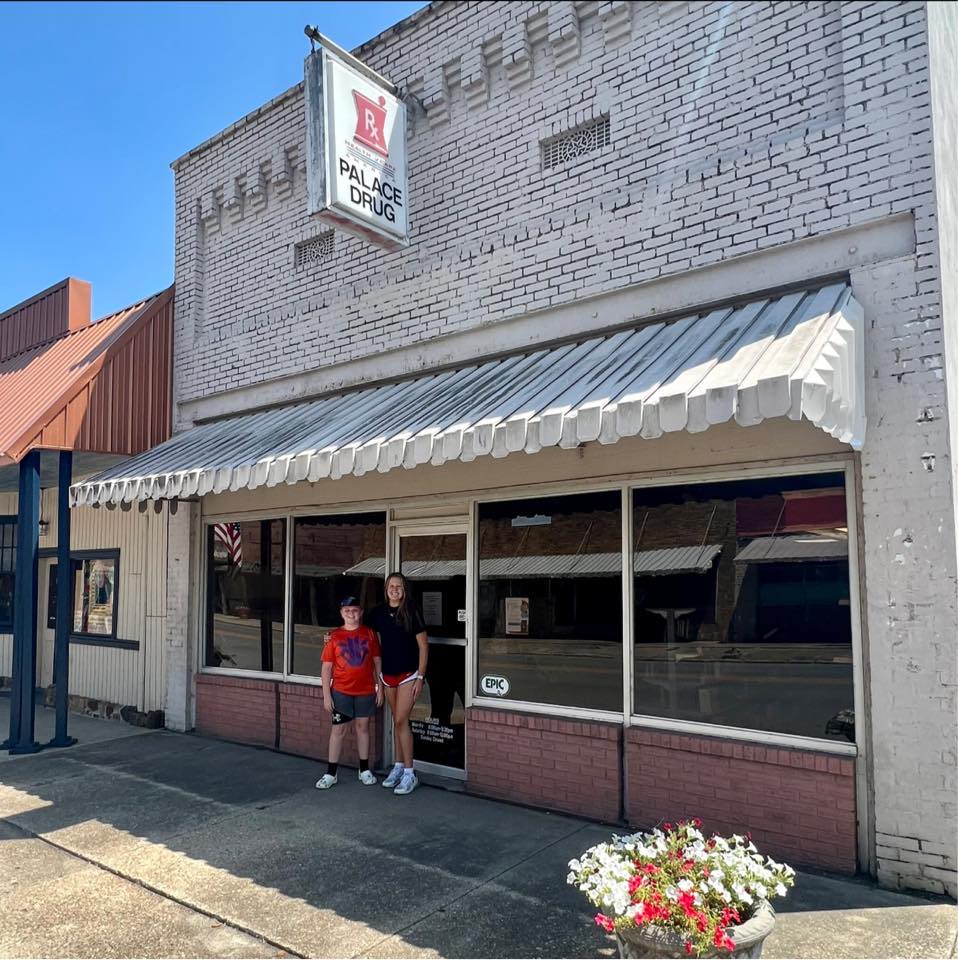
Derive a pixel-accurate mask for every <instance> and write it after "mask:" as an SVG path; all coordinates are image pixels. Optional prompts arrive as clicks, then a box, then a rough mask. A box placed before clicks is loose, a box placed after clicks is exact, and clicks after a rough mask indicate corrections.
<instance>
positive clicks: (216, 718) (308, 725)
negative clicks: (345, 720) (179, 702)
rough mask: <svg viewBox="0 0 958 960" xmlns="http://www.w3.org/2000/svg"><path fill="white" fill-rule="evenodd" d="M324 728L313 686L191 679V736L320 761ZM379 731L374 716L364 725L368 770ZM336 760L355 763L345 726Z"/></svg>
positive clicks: (378, 751) (376, 754) (378, 750)
mask: <svg viewBox="0 0 958 960" xmlns="http://www.w3.org/2000/svg"><path fill="white" fill-rule="evenodd" d="M330 726H331V725H330V722H329V714H328V713H326V711H325V710H324V709H323V693H322V689H321V688H320V687H319V686H317V685H313V684H305V683H284V682H282V681H279V680H260V679H249V680H247V679H245V678H242V677H226V676H217V675H213V674H208V673H207V674H200V675H199V676H198V677H197V678H196V732H197V733H202V734H206V735H208V736H211V737H221V738H222V739H224V740H234V741H236V742H237V743H251V744H256V745H258V746H266V747H274V748H275V749H278V750H282V751H284V752H286V753H293V754H297V755H299V756H303V757H312V758H313V759H315V760H325V759H327V757H328V750H329V731H330ZM381 730H382V713H381V712H380V713H379V714H377V716H375V717H374V718H373V721H372V723H371V724H370V726H369V739H370V743H369V747H370V750H369V752H370V760H371V762H372V765H373V766H378V764H379V762H380V759H381V756H382V742H381V741H382V733H381ZM340 760H341V762H342V763H344V764H346V765H347V766H353V767H354V766H357V764H358V761H359V753H358V751H357V749H356V734H355V732H354V730H353V729H352V728H351V725H350V729H348V730H347V731H346V739H345V742H344V743H343V752H342V756H341V757H340Z"/></svg>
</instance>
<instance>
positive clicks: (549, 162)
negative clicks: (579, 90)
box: [542, 114, 612, 170]
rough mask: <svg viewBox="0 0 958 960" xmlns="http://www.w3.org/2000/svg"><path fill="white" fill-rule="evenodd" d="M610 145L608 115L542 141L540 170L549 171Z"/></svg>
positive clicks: (610, 134)
mask: <svg viewBox="0 0 958 960" xmlns="http://www.w3.org/2000/svg"><path fill="white" fill-rule="evenodd" d="M611 143H612V129H611V126H610V125H609V117H608V114H606V115H603V116H601V117H597V118H596V119H595V120H590V121H589V122H588V123H584V124H582V125H581V126H579V127H576V128H575V129H574V130H567V131H566V132H565V133H560V134H559V136H557V137H550V138H549V139H548V140H543V141H542V168H543V170H551V169H552V168H553V167H557V166H559V165H560V164H562V163H565V162H566V161H568V160H575V159H576V158H577V157H582V156H585V155H586V154H587V153H594V152H595V151H596V150H601V149H602V147H607V146H609V145H610V144H611Z"/></svg>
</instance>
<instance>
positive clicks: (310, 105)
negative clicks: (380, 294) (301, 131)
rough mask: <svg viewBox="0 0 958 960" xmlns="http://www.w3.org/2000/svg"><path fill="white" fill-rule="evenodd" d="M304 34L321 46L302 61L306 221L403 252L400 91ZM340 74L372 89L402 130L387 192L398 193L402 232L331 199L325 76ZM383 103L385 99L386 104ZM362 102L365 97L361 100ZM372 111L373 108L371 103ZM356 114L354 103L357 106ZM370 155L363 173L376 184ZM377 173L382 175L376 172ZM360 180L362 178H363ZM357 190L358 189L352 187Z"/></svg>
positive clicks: (327, 78) (328, 44) (405, 235)
mask: <svg viewBox="0 0 958 960" xmlns="http://www.w3.org/2000/svg"><path fill="white" fill-rule="evenodd" d="M307 35H308V36H309V37H310V39H312V40H314V41H315V40H318V41H319V43H320V46H319V47H317V48H316V49H314V50H313V51H312V52H311V53H310V55H309V56H308V57H307V58H306V67H305V102H306V187H307V200H308V206H307V210H308V212H309V214H310V215H311V216H316V217H317V218H318V219H320V220H322V221H323V222H324V223H328V224H330V225H331V226H333V227H335V228H337V229H339V230H343V231H345V232H346V233H350V234H352V235H354V236H358V237H362V238H363V239H365V240H367V241H369V242H370V243H372V244H374V245H376V246H378V247H381V248H382V249H384V250H387V251H395V250H402V249H404V248H405V247H407V246H408V245H409V219H408V205H407V204H408V196H409V191H408V173H407V163H406V149H405V135H406V105H405V103H403V101H402V99H400V97H399V96H398V94H399V91H398V89H397V88H396V86H395V85H394V84H391V83H390V82H389V81H388V80H385V79H384V78H383V77H381V76H379V74H377V73H376V72H375V71H373V70H371V69H370V68H369V67H367V66H366V65H365V64H363V63H362V62H361V61H359V60H357V59H356V58H355V57H353V56H352V55H351V54H349V53H347V52H346V51H345V50H343V49H342V48H340V47H338V46H337V45H336V44H334V43H332V41H330V40H329V39H328V38H326V37H323V35H322V34H320V33H318V32H316V31H313V32H310V29H309V28H307ZM336 70H342V71H346V73H348V74H350V75H351V76H352V77H354V78H355V80H356V82H357V84H360V85H363V86H365V87H367V88H368V87H369V86H373V87H374V88H375V89H376V90H377V91H380V96H379V102H380V104H384V105H385V106H387V107H388V109H389V110H393V111H395V113H394V117H395V119H394V123H393V126H394V127H396V126H398V127H399V129H400V131H401V138H402V143H403V148H402V155H401V157H400V158H399V160H398V162H397V165H396V169H397V175H396V176H395V178H393V179H394V182H390V190H391V192H392V191H394V190H398V191H399V192H400V194H401V197H402V201H403V203H402V206H403V215H404V224H403V227H404V229H398V228H397V229H395V230H390V228H389V227H388V226H387V225H386V223H385V222H384V221H383V220H382V218H379V219H375V220H374V219H373V218H372V217H370V218H365V217H362V216H359V215H357V214H356V213H355V212H353V210H352V209H350V207H349V206H347V205H346V204H345V203H343V202H342V201H337V198H336V197H335V196H334V193H335V189H334V185H335V182H336V179H335V178H336V177H337V172H336V170H335V167H334V164H335V162H336V160H335V153H336V150H335V148H334V144H333V143H332V142H331V132H330V131H331V128H332V123H331V120H332V117H333V115H334V114H333V90H332V84H331V83H330V77H331V76H332V75H333V71H336ZM353 93H354V97H356V96H358V97H362V94H360V93H357V92H356V91H354V92H353ZM387 98H388V99H387ZM363 99H365V98H363ZM371 106H372V109H376V106H375V105H374V104H371ZM357 109H358V101H357ZM353 139H354V140H356V143H357V144H359V147H358V148H356V149H357V153H358V152H361V151H362V150H363V148H364V146H365V147H367V148H368V146H369V144H368V143H365V141H363V140H361V139H359V138H358V137H355V136H354V138H353ZM372 152H381V151H378V150H375V148H373V150H370V149H366V150H365V153H366V159H365V161H363V160H360V161H359V162H360V163H365V166H364V170H367V169H368V170H371V171H373V173H372V174H371V176H373V177H375V178H376V182H377V183H378V182H379V179H380V177H379V175H378V174H376V172H375V171H376V167H375V163H376V161H375V160H374V159H373V157H372V156H371V154H372ZM380 172H381V171H380ZM363 176H365V173H363ZM382 181H383V187H385V186H386V183H387V181H386V177H385V176H383V177H382ZM357 189H358V188H357Z"/></svg>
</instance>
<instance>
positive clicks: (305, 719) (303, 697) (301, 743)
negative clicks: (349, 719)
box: [279, 683, 382, 767]
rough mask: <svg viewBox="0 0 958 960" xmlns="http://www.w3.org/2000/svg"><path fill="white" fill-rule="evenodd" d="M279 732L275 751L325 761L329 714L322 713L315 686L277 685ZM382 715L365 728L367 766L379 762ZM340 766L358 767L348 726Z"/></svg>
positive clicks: (319, 691) (351, 728) (320, 696)
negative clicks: (277, 749) (367, 742)
mask: <svg viewBox="0 0 958 960" xmlns="http://www.w3.org/2000/svg"><path fill="white" fill-rule="evenodd" d="M279 703H280V731H279V749H280V750H282V751H284V752H285V753H295V754H298V755H299V756H302V757H313V758H314V759H316V760H326V759H327V757H328V754H329V731H330V728H331V726H332V724H331V723H330V719H329V714H328V713H327V712H326V711H325V710H324V709H323V691H322V689H321V688H320V687H318V686H312V685H310V684H304V683H281V684H279ZM381 731H382V711H379V712H378V713H377V715H376V716H375V717H373V718H372V722H371V723H370V724H369V758H370V762H371V766H373V767H378V766H379V763H380V760H381V759H382V732H381ZM340 760H341V762H342V763H345V764H346V765H347V766H350V767H355V766H358V764H359V753H358V751H357V749H356V732H355V729H354V725H353V724H349V725H348V729H347V730H346V739H345V740H344V741H343V753H342V756H341V757H340Z"/></svg>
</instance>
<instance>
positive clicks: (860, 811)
mask: <svg viewBox="0 0 958 960" xmlns="http://www.w3.org/2000/svg"><path fill="white" fill-rule="evenodd" d="M845 514H846V517H847V520H846V525H847V527H848V546H849V550H848V586H849V593H850V596H849V598H848V599H849V612H850V614H851V623H852V690H853V696H854V710H855V743H856V746H857V748H858V755H857V758H856V760H855V812H856V820H857V823H858V838H857V839H858V864H859V867H860V869H861V870H863V871H864V872H865V873H867V874H869V875H870V876H874V875H875V867H876V864H875V845H874V842H873V836H874V810H873V808H872V803H871V792H870V790H869V788H868V767H869V764H870V762H871V756H870V750H869V745H870V744H869V741H870V736H871V717H870V716H869V715H868V714H867V713H866V709H865V697H866V693H867V691H866V687H865V638H864V632H863V631H864V628H863V623H864V618H863V615H862V614H863V609H862V601H863V599H864V583H863V580H862V571H861V568H860V566H859V563H858V557H859V550H860V548H861V543H860V539H859V538H860V534H859V530H858V471H857V469H856V463H855V462H851V463H848V464H846V466H845Z"/></svg>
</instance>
